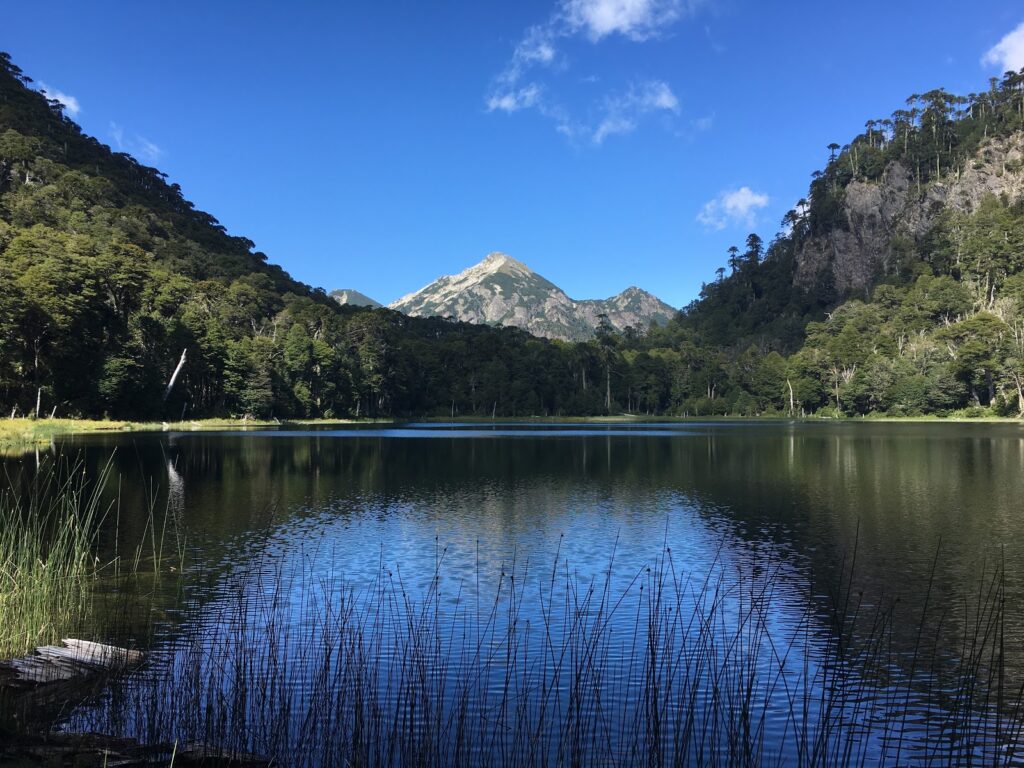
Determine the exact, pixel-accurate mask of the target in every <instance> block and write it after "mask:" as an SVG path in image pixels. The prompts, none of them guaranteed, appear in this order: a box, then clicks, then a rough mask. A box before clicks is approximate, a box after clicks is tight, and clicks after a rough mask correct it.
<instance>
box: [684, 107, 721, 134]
mask: <svg viewBox="0 0 1024 768" xmlns="http://www.w3.org/2000/svg"><path fill="white" fill-rule="evenodd" d="M690 125H692V126H693V130H694V131H696V132H697V133H704V132H705V131H710V130H711V129H712V128H714V127H715V115H714V113H713V112H712V113H711V114H710V115H704V116H703V117H698V118H697V119H695V120H693V121H692V122H691V123H690Z"/></svg>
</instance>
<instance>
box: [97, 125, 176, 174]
mask: <svg viewBox="0 0 1024 768" xmlns="http://www.w3.org/2000/svg"><path fill="white" fill-rule="evenodd" d="M110 137H111V138H112V139H113V140H114V145H115V146H116V147H117V149H118V151H119V152H127V153H128V154H130V155H133V156H134V157H135V158H136V159H138V160H142V161H144V162H147V163H150V164H155V163H156V162H157V161H158V160H160V158H161V157H163V156H164V151H163V149H161V148H160V147H159V146H157V145H156V144H154V143H153V142H152V141H150V140H149V139H147V138H146V137H145V136H139V135H138V134H135V136H134V137H132V138H128V137H126V136H125V135H124V128H122V127H121V126H120V125H118V124H117V123H115V122H113V121H111V123H110Z"/></svg>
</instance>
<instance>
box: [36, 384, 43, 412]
mask: <svg viewBox="0 0 1024 768" xmlns="http://www.w3.org/2000/svg"><path fill="white" fill-rule="evenodd" d="M42 407H43V388H42V387H36V418H37V419H38V418H39V409H40V408H42Z"/></svg>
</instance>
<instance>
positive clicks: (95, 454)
mask: <svg viewBox="0 0 1024 768" xmlns="http://www.w3.org/2000/svg"><path fill="white" fill-rule="evenodd" d="M55 453H56V454H59V455H62V456H64V457H68V458H70V459H75V458H79V459H81V460H82V461H83V462H84V466H85V471H86V472H87V473H89V474H90V475H92V476H96V475H98V474H99V473H100V471H101V470H102V469H103V467H105V466H109V467H110V471H111V475H110V480H109V482H108V484H107V489H106V493H107V494H108V495H109V497H110V499H111V504H112V506H111V512H110V513H109V514H108V519H107V530H105V532H104V540H105V542H107V544H108V545H109V546H110V547H111V548H113V547H114V543H115V540H116V541H117V542H118V543H119V544H120V545H122V546H123V544H124V542H131V543H132V546H134V543H135V542H140V541H148V542H150V544H151V545H152V543H153V542H158V543H159V542H162V544H158V546H161V547H162V549H163V551H164V557H163V561H162V562H161V563H160V568H159V570H160V572H161V574H162V575H161V576H160V578H159V579H156V580H154V579H148V580H146V579H139V580H137V581H133V582H131V583H129V582H128V581H125V580H116V581H115V580H111V583H110V584H107V585H104V587H103V589H104V590H106V593H105V594H106V597H105V600H106V601H107V603H109V604H111V605H115V606H117V607H116V609H115V610H116V611H117V612H118V614H119V615H121V616H123V617H131V619H130V620H129V619H125V621H123V622H121V623H120V624H119V625H118V628H117V630H116V632H115V634H114V637H113V638H112V639H116V640H118V641H120V642H126V643H133V644H135V645H138V646H140V647H142V648H144V649H145V650H146V651H147V653H148V659H149V660H148V662H147V664H146V665H145V666H144V667H143V668H142V669H141V670H138V671H136V672H133V673H132V674H130V675H126V676H124V677H122V678H118V679H116V680H114V681H111V682H109V683H107V684H105V685H104V686H103V688H102V689H101V690H97V691H91V692H89V694H88V695H85V696H82V697H81V700H80V701H79V700H75V702H74V706H68V707H63V708H61V709H60V711H59V713H58V714H57V715H56V716H57V717H58V719H59V722H60V723H61V727H63V728H65V729H68V730H72V731H79V730H100V731H107V732H110V733H117V734H124V735H130V736H135V737H139V738H142V739H145V740H151V741H173V740H181V741H202V742H204V743H207V744H210V743H219V745H220V746H224V747H226V748H229V749H237V750H242V751H246V752H253V753H257V754H261V755H267V756H275V757H277V758H278V759H279V760H282V759H283V760H284V762H282V763H281V764H283V765H291V764H295V765H300V764H302V765H334V764H343V761H344V762H349V763H353V764H357V763H389V764H395V765H398V764H407V763H409V762H410V761H413V760H415V761H417V762H420V763H422V764H453V763H460V762H463V763H483V764H494V765H502V764H504V765H512V764H523V763H530V764H539V765H545V764H561V763H575V764H587V765H594V764H608V765H611V764H640V763H643V764H647V765H655V764H661V763H663V762H664V763H671V762H685V763H687V764H694V765H747V764H749V765H754V764H770V765H835V764H858V765H861V764H863V765H906V764H922V765H924V764H927V765H947V764H948V765H966V764H972V763H977V764H985V765H993V764H998V765H1002V764H1017V763H1018V761H1019V758H1018V755H1017V753H1016V751H1015V749H1016V744H1017V742H1018V738H1017V737H1018V736H1019V732H1018V730H1017V729H1018V724H1019V722H1020V711H1019V709H1020V708H1019V703H1020V701H1019V699H1020V689H1021V686H1022V684H1024V426H1022V425H1018V424H985V425H980V424H941V423H926V424H925V423H918V424H912V423H908V424H883V423H834V424H833V423H825V422H820V423H819V422H814V423H788V422H782V421H779V422H776V421H763V422H717V423H706V424H704V423H666V424H643V425H637V426H633V425H628V426H627V425H620V424H587V425H582V424H570V425H557V424H544V425H537V424H499V425H496V426H491V425H479V424H472V425H467V424H438V423H423V424H416V423H414V424H402V425H394V426H381V425H375V426H372V427H358V428H355V427H354V428H348V429H340V430H338V429H331V430H327V429H324V430H309V431H285V430H275V431H249V432H224V433H162V434H128V433H125V434H116V435H98V436H93V435H90V436H84V437H77V438H71V439H68V440H66V441H64V442H62V443H60V444H59V445H57V446H55V447H54V449H53V451H51V452H44V453H43V454H41V456H40V457H39V458H38V461H39V462H40V464H45V463H46V462H48V461H54V460H55V459H54V454H55ZM2 463H3V464H4V469H5V470H6V472H7V473H8V474H9V475H11V476H12V477H19V476H20V477H22V478H30V477H31V475H32V473H33V472H34V471H35V469H36V466H37V457H35V456H26V457H23V458H20V459H14V458H9V459H5V460H3V462H2ZM27 481H28V480H27V479H26V482H27ZM115 499H116V500H117V501H116V504H115V503H114V500H115ZM150 509H154V510H156V512H157V514H156V518H155V519H156V521H157V522H156V530H155V531H154V530H151V529H150V528H149V527H148V526H149V523H148V521H149V519H150V515H149V512H148V510H150ZM165 516H166V520H165ZM112 631H113V630H112ZM979 681H988V682H987V683H985V684H984V685H982V683H981V682H979ZM285 758H287V759H285Z"/></svg>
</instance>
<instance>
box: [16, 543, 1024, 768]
mask: <svg viewBox="0 0 1024 768" xmlns="http://www.w3.org/2000/svg"><path fill="white" fill-rule="evenodd" d="M263 566H264V569H263V570H261V571H259V572H252V573H245V574H235V575H234V576H231V577H230V579H231V583H230V584H228V585H227V586H228V589H226V590H224V591H223V593H224V594H228V595H230V594H232V593H233V594H234V595H235V597H233V598H232V597H224V598H221V599H220V600H218V601H217V602H216V603H215V604H211V605H207V606H205V612H204V613H203V614H199V613H196V614H194V615H191V616H190V617H189V618H188V619H186V620H185V621H184V622H183V623H182V625H181V626H180V628H179V631H178V632H177V634H176V637H175V638H174V639H173V640H170V641H167V642H164V643H162V644H158V645H157V646H155V647H153V648H152V649H151V650H150V654H149V658H148V661H147V662H146V665H145V666H143V667H142V668H141V669H137V670H134V671H132V670H128V671H123V672H120V673H117V674H114V675H112V676H111V677H109V678H108V679H105V680H101V681H96V680H93V681H90V684H89V685H88V686H85V687H82V688H79V689H77V690H75V689H74V688H70V689H69V688H65V689H64V690H63V691H61V701H63V702H64V704H63V705H62V706H61V707H59V708H51V710H49V713H50V716H51V718H52V722H51V723H50V724H51V726H59V727H60V728H61V729H62V730H63V731H64V732H65V733H71V734H74V733H82V734H86V733H87V734H94V735H93V736H90V737H89V738H88V739H87V740H83V741H82V742H81V744H80V749H81V751H82V753H83V754H85V753H88V752H96V750H97V745H105V746H106V747H112V746H117V747H118V748H122V747H123V745H124V744H126V743H128V744H134V745H140V746H143V745H144V746H145V747H146V748H147V749H146V750H145V751H146V754H147V756H148V759H150V760H154V759H155V761H156V763H157V764H169V763H170V764H173V758H172V755H173V753H174V752H175V750H179V749H180V750H184V749H185V746H186V745H189V747H188V748H189V749H190V750H192V751H193V754H196V752H195V750H196V749H197V748H196V746H195V745H202V747H201V749H202V750H206V751H207V752H208V753H209V754H211V755H216V756H217V759H218V760H219V761H220V762H210V763H209V764H217V765H220V764H225V761H224V757H225V756H228V757H230V756H232V755H237V756H238V757H239V759H240V760H241V761H242V762H243V763H244V764H266V763H267V762H270V761H273V764H275V765H288V766H337V765H396V766H397V765H423V766H449V765H506V766H518V765H579V766H584V765H646V766H650V765H681V764H682V765H694V766H774V765H787V766H837V765H858V766H876V765H878V766H881V765H893V766H907V765H929V766H970V765H978V766H1004V765H1015V764H1018V763H1019V759H1020V756H1019V754H1018V751H1017V750H1018V744H1019V738H1020V735H1021V728H1022V726H1024V717H1022V714H1024V713H1022V711H1021V707H1020V704H1021V700H1020V699H1021V691H1020V686H1019V682H1020V681H1019V680H1018V679H1017V678H1016V677H1014V676H1013V675H1012V674H1011V673H1010V672H1009V668H1008V667H1007V665H1006V660H1005V658H1004V650H1005V644H1006V642H1007V639H1008V638H1007V637H1006V634H1005V631H1004V628H1005V623H1006V615H1005V611H1006V610H1008V607H1007V606H1006V605H1005V602H1004V599H1003V592H1002V581H1001V574H999V573H996V574H994V575H991V576H990V577H989V578H987V579H985V580H984V581H983V582H982V583H981V584H980V585H979V592H978V596H979V600H978V601H977V603H975V604H972V605H971V606H970V607H969V609H968V610H967V611H966V613H965V614H964V615H963V616H962V618H963V619H964V620H965V635H964V637H963V640H962V643H961V644H960V646H959V647H957V648H956V649H954V651H953V652H952V653H949V652H947V651H942V650H939V648H940V645H939V643H938V642H937V641H936V636H937V635H936V633H937V632H939V631H941V628H942V623H943V620H944V618H945V617H946V616H948V611H947V610H945V609H944V608H942V607H938V606H928V605H927V603H926V607H925V610H924V612H923V613H922V614H921V615H919V616H910V615H907V614H906V613H901V611H900V609H899V606H897V605H895V604H892V603H889V602H886V601H885V600H880V601H878V602H877V603H876V604H869V603H868V602H867V601H866V600H865V599H864V597H863V596H862V595H858V593H857V592H856V591H855V589H854V587H853V582H852V581H849V578H850V577H852V575H853V572H854V571H853V569H852V568H850V569H849V570H848V572H847V577H848V579H847V580H846V581H845V582H844V584H842V585H835V586H834V589H833V590H832V592H831V597H830V599H829V600H827V601H826V602H824V603H823V604H818V605H816V604H815V601H814V600H813V599H809V600H808V602H807V604H806V606H805V608H804V610H803V611H802V612H799V611H798V620H797V621H795V622H794V623H790V624H786V625H780V622H779V620H778V607H779V603H780V601H784V600H785V599H786V590H787V589H790V588H792V585H790V584H787V583H786V582H787V576H786V574H785V569H783V568H781V567H769V568H767V569H766V570H762V571H761V572H760V573H759V574H752V573H743V574H735V573H733V574H730V573H728V569H720V570H716V571H715V572H714V573H710V574H702V575H698V574H688V573H686V572H685V571H682V570H681V569H680V564H678V563H676V562H675V561H674V560H673V558H672V555H671V553H670V552H669V551H667V550H666V551H665V552H664V553H663V554H662V556H661V557H660V558H659V559H658V560H657V561H656V562H654V563H652V565H651V567H650V568H649V569H646V570H645V571H643V572H641V573H637V574H635V575H634V576H633V577H632V579H631V580H630V579H629V578H627V579H626V580H625V581H618V580H617V579H614V578H613V576H612V574H613V573H615V572H616V569H617V567H618V566H616V564H615V563H614V562H611V563H609V569H608V571H607V575H606V576H605V577H598V578H596V579H594V580H593V581H588V580H584V579H581V578H579V577H578V576H576V575H574V574H573V571H572V569H571V566H570V565H569V564H567V563H563V562H556V563H555V564H554V565H553V567H550V569H549V570H546V571H544V572H543V573H537V572H534V571H533V569H532V568H531V567H528V566H524V565H518V566H515V565H512V566H509V568H508V569H507V571H506V572H505V573H503V574H502V575H501V578H500V581H499V582H498V583H497V584H496V586H495V587H494V589H493V592H486V591H485V592H484V593H483V594H481V593H479V592H475V591H474V589H473V587H472V586H471V585H468V584H467V585H464V588H463V589H461V590H459V591H458V593H457V594H451V595H445V594H442V591H441V589H440V588H439V587H438V585H439V584H440V583H441V582H442V579H441V578H440V574H436V575H435V578H434V579H432V580H430V579H427V580H428V581H429V584H430V586H428V587H425V588H422V589H420V588H417V587H414V586H413V585H412V581H413V580H416V579H417V577H421V576H427V577H429V574H414V575H405V576H404V577H403V576H401V575H399V573H398V572H397V571H394V572H393V571H391V570H389V569H388V568H386V567H383V566H382V568H381V570H380V572H379V573H378V575H377V578H376V580H375V581H374V582H373V583H372V584H370V585H369V586H366V587H363V588H358V589H356V588H349V587H347V586H346V585H345V584H344V583H343V582H341V581H340V580H338V581H330V582H324V581H323V580H317V579H315V578H304V577H308V576H309V574H298V575H297V574H292V577H288V576H286V575H285V574H284V573H283V572H282V571H280V570H276V566H275V564H274V563H273V562H266V563H264V564H263ZM439 569H443V562H442V563H439ZM290 578H301V579H302V584H301V585H300V584H297V583H292V582H291V581H290ZM478 578H479V575H478ZM613 581H616V582H617V583H619V584H621V585H623V586H618V587H617V586H613ZM806 597H808V598H809V597H810V596H809V595H807V596H806ZM908 622H909V626H907V623H908ZM901 623H902V624H903V626H900V625H901ZM908 631H909V633H910V635H911V636H913V635H915V634H916V636H917V642H916V643H915V644H912V645H911V647H909V648H908V647H905V646H903V645H901V643H900V642H899V641H898V640H897V637H898V636H900V635H906V634H907V632H908ZM40 699H41V700H43V701H45V700H46V697H45V695H43V696H40V695H39V692H36V693H35V698H34V699H31V698H30V699H28V700H27V701H28V703H25V701H24V700H19V699H18V698H14V700H13V703H11V704H10V707H11V711H14V712H16V713H18V717H19V722H22V723H26V722H27V723H33V722H35V723H36V725H37V727H38V726H40V725H41V723H40V721H39V719H38V718H33V716H32V714H31V708H32V702H33V701H34V702H38V701H39V700H40ZM8 733H9V735H10V738H9V740H8V742H7V744H8V746H7V747H6V748H0V757H2V756H3V755H4V754H6V755H7V756H13V755H17V754H27V753H30V752H31V750H32V749H33V748H35V745H38V744H39V743H40V741H39V734H38V732H35V733H33V732H31V731H27V732H26V731H25V730H21V731H18V730H15V731H13V732H10V731H8ZM96 734H105V735H107V736H109V737H110V740H109V741H106V742H105V741H104V740H103V738H102V737H101V736H97V735H96ZM124 738H129V739H130V740H131V741H130V742H125V741H123V739H124ZM59 743H61V744H74V741H73V739H72V737H69V736H65V737H62V740H61V741H60V742H59ZM129 751H131V750H129ZM136 751H137V750H136ZM243 758H244V759H243ZM97 764H99V763H97ZM190 764H191V763H190ZM227 764H230V763H227Z"/></svg>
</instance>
